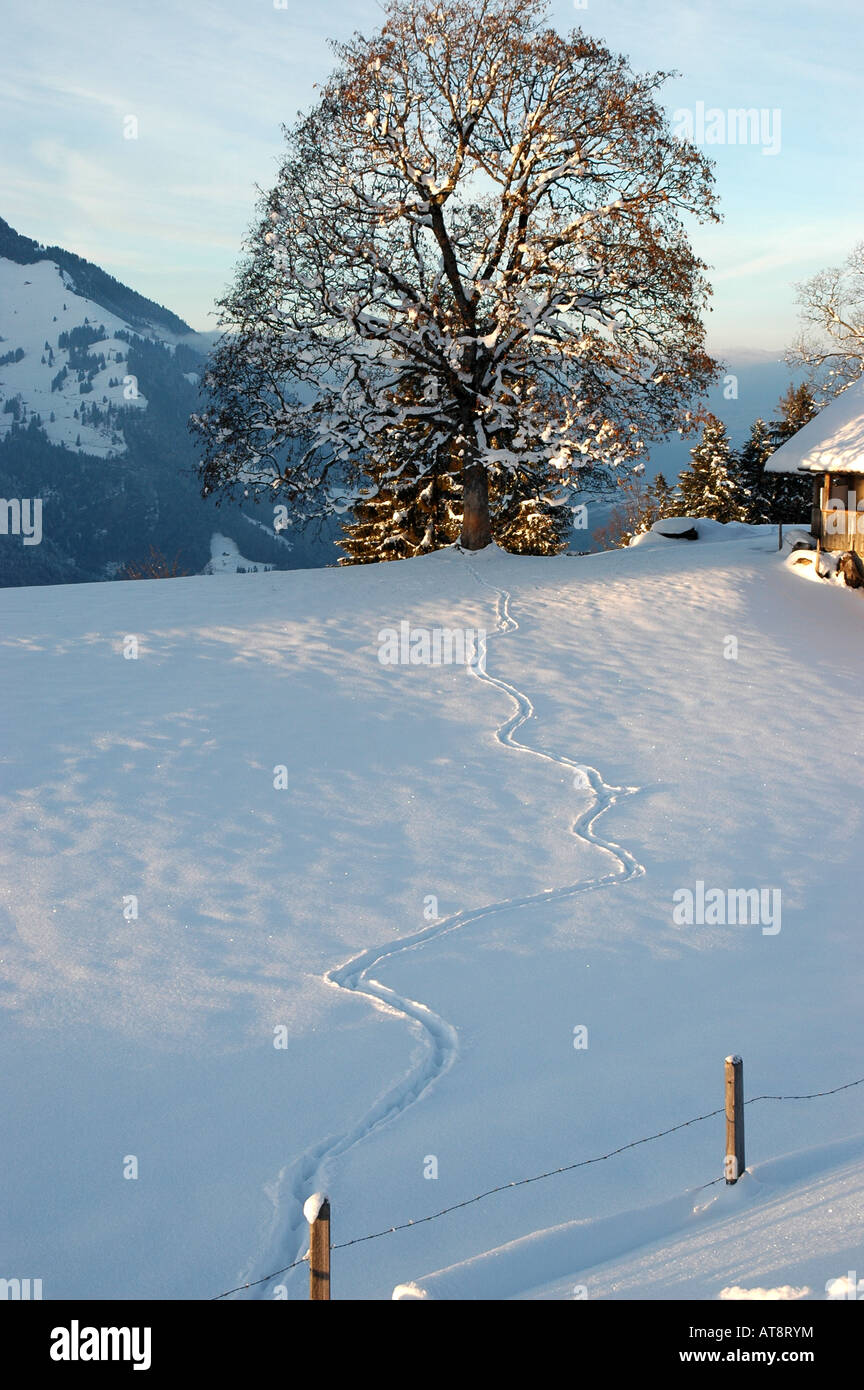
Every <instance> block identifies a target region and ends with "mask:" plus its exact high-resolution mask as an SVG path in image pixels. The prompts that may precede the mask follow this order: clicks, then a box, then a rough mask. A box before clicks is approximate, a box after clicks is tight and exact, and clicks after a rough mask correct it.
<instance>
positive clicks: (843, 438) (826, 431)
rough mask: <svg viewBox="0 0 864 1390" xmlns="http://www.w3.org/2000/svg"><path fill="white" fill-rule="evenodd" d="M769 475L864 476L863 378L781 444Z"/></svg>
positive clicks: (769, 465)
mask: <svg viewBox="0 0 864 1390" xmlns="http://www.w3.org/2000/svg"><path fill="white" fill-rule="evenodd" d="M765 471H766V473H864V377H862V378H861V379H860V380H859V381H856V382H854V383H853V385H851V386H847V387H846V390H845V391H843V392H842V394H841V395H839V396H835V397H834V399H833V400H832V401H829V402H828V404H827V405H826V406H824V407H823V409H822V410H820V411H819V414H818V415H817V416H816V417H815V418H814V419H813V420H810V421H808V423H807V424H806V425H804V426H803V427H802V428H801V429H800V430H799V431H798V433H797V434H794V435H793V436H792V438H791V439H787V440H786V443H785V444H781V445H780V448H779V449H776V450H775V452H774V453H773V454H772V455H771V457H770V458H769V460H768V462H767V463H766V465H765Z"/></svg>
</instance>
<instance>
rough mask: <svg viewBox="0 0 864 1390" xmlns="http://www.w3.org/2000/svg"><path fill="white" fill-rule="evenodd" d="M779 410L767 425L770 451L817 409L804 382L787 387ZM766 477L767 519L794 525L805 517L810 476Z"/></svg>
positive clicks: (789, 437)
mask: <svg viewBox="0 0 864 1390" xmlns="http://www.w3.org/2000/svg"><path fill="white" fill-rule="evenodd" d="M779 411H780V413H779V416H778V418H777V419H775V420H772V422H771V425H770V440H771V446H772V449H771V452H772V453H773V452H774V449H778V448H779V447H780V445H781V444H785V442H786V440H787V439H791V438H792V436H793V435H794V434H797V433H798V431H799V430H800V429H801V427H802V425H806V424H807V422H808V421H809V420H812V419H813V417H814V416H815V415H818V413H819V411H818V407H817V405H816V402H815V401H814V399H813V393H812V391H811V390H810V387H809V386H808V385H807V384H806V382H802V383H801V385H800V386H790V387H789V389H788V391H787V392H786V393H785V395H783V396H781V397H780V401H779ZM766 480H768V488H767V489H766V492H767V496H768V500H769V517H768V519H769V521H774V522H783V523H785V524H791V525H794V524H795V523H796V522H801V521H807V520H808V519H809V516H810V504H811V498H812V491H813V481H812V479H811V478H799V477H796V476H795V474H794V473H768V474H766Z"/></svg>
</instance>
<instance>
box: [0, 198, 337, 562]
mask: <svg viewBox="0 0 864 1390" xmlns="http://www.w3.org/2000/svg"><path fill="white" fill-rule="evenodd" d="M205 367H206V358H205V355H204V352H202V351H199V350H198V341H197V337H196V335H194V334H192V332H191V330H190V329H189V327H188V325H187V324H185V323H184V322H183V321H182V319H179V318H178V317H177V316H176V315H175V314H172V313H170V311H168V310H166V309H163V308H162V306H160V305H157V304H154V303H152V301H150V300H147V299H145V298H144V297H143V296H141V295H138V294H136V293H135V291H134V290H130V289H128V288H127V287H126V286H125V285H122V284H120V283H119V281H116V280H114V279H113V277H111V276H108V275H106V274H105V273H104V272H103V271H101V270H100V269H99V267H98V266H93V265H91V264H90V262H87V261H84V260H82V259H81V258H80V257H77V256H74V255H72V254H71V253H68V252H63V251H61V250H60V249H59V248H57V247H48V248H42V247H40V246H38V245H37V243H36V242H34V241H31V240H30V239H29V238H26V237H21V236H19V235H18V233H16V232H14V231H13V230H12V228H10V227H9V225H8V223H5V222H2V221H0V496H2V497H3V498H5V499H9V498H17V499H21V498H28V499H34V498H39V499H41V500H42V504H43V539H42V541H41V543H40V544H38V545H32V546H29V545H28V546H24V545H23V544H22V543H21V540H20V538H19V537H16V536H0V584H2V585H20V584H25V585H26V584H54V583H63V582H72V581H78V582H81V581H88V580H99V579H111V578H115V577H116V576H117V575H118V574H120V573H122V572H123V571H124V569H125V567H126V566H127V565H129V564H132V565H136V566H140V565H142V564H146V563H147V561H148V558H149V557H150V554H151V550H155V551H157V552H159V553H161V554H163V555H164V556H165V557H166V558H167V559H169V560H170V561H174V560H175V559H176V560H177V563H178V565H179V569H180V571H181V572H186V573H202V572H203V571H204V570H205V567H207V566H209V564H210V560H211V549H212V545H211V542H212V537H213V535H214V533H215V532H217V531H218V532H219V533H220V534H226V535H227V536H228V538H229V539H230V540H231V541H232V542H233V543H234V545H235V546H236V548H237V567H238V568H248V567H249V564H254V563H258V564H262V565H272V566H275V567H276V568H286V567H295V566H308V565H323V564H328V563H335V560H336V557H337V553H338V552H337V551H336V548H335V545H334V544H333V540H334V538H335V536H336V533H337V528H336V526H335V525H334V526H333V527H331V528H330V529H329V530H325V532H324V534H323V536H322V537H321V538H320V539H319V538H318V537H316V536H315V535H314V534H312V533H309V534H308V535H303V534H300V535H297V536H296V537H295V536H294V535H292V537H291V540H290V541H289V540H288V539H287V538H285V537H284V536H280V535H278V534H277V533H276V532H275V531H274V528H273V516H272V514H271V515H269V516H267V515H266V514H265V511H264V509H263V508H260V507H256V506H255V505H254V504H250V503H245V504H244V505H243V506H242V507H238V506H226V507H224V508H222V509H219V508H218V507H217V505H216V503H215V502H214V501H213V500H210V499H208V500H204V499H202V497H201V495H200V486H199V483H198V479H197V474H196V464H197V452H196V446H195V444H194V443H193V441H192V439H191V438H190V436H189V433H188V429H187V421H188V418H189V415H190V414H191V413H192V411H193V410H194V409H195V408H196V406H197V404H198V383H199V380H200V378H201V376H202V374H203V372H204V370H205ZM244 558H245V562H248V563H244Z"/></svg>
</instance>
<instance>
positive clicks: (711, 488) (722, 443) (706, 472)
mask: <svg viewBox="0 0 864 1390" xmlns="http://www.w3.org/2000/svg"><path fill="white" fill-rule="evenodd" d="M690 460H691V461H690V466H689V468H685V469H684V471H683V472H682V473H681V474H679V485H680V489H681V502H682V505H683V510H684V514H685V516H694V517H708V518H711V519H713V520H714V521H723V522H726V521H745V520H746V519H747V516H746V512H747V508H746V505H745V504H744V502H743V500H742V497H741V488H740V483H739V480H738V478H737V477H736V471H737V470H736V459H735V457H734V455H733V453H732V448H731V446H730V444H729V436H728V434H727V433H726V426H725V425H724V424H723V422H722V420H718V419H717V417H716V415H708V416H707V417H706V420H705V426H704V428H703V430H702V438H701V440H700V441H699V443H698V444H697V445H696V446H695V447H694V448H693V449H691V450H690Z"/></svg>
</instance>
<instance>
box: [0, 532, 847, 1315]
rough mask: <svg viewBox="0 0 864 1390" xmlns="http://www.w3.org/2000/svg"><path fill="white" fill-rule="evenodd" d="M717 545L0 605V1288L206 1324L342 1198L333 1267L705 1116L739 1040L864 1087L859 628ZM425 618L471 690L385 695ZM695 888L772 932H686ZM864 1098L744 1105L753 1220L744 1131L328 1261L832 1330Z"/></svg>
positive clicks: (770, 1067) (351, 1289)
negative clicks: (669, 1302) (18, 1283)
mask: <svg viewBox="0 0 864 1390" xmlns="http://www.w3.org/2000/svg"><path fill="white" fill-rule="evenodd" d="M713 536H716V537H717V539H713V538H706V539H703V540H700V541H698V542H696V543H695V544H694V543H689V542H686V541H665V540H662V539H660V538H656V537H654V538H651V539H649V540H647V541H645V542H643V543H642V544H640V545H639V546H634V547H633V548H631V549H630V550H628V551H626V552H609V553H604V554H599V555H594V556H590V557H584V558H580V557H575V556H560V557H557V558H554V559H528V558H518V557H513V556H505V555H502V554H501V553H500V552H498V551H496V550H494V549H490V550H489V551H486V552H483V553H482V554H480V555H477V556H473V557H467V556H465V555H462V554H460V553H458V552H456V551H453V550H449V551H444V552H439V553H437V554H435V555H432V556H430V557H429V558H427V559H423V560H415V561H408V562H404V563H392V564H386V565H380V566H362V567H358V568H355V569H346V570H338V569H332V570H323V571H316V572H297V571H295V572H293V573H269V574H247V575H240V576H237V577H230V576H225V577H224V579H223V580H222V582H221V583H219V584H218V585H217V586H216V587H215V588H214V586H213V582H212V580H208V579H206V578H189V579H178V580H162V581H153V582H149V583H148V582H139V583H125V584H124V583H117V584H111V585H92V586H91V585H76V586H70V587H69V588H64V589H60V588H40V589H29V590H28V589H10V590H5V591H2V592H0V631H2V637H0V641H2V667H0V669H2V684H3V695H2V698H3V709H4V716H5V719H4V724H5V739H4V748H3V752H2V763H3V768H2V802H0V829H2V835H0V854H2V859H3V865H2V881H3V885H4V886H3V898H2V952H0V954H2V972H3V973H2V981H3V984H2V992H0V1005H2V1008H0V1035H2V1054H3V1056H4V1057H5V1058H6V1059H7V1060H6V1065H5V1066H4V1068H3V1070H2V1080H0V1105H2V1114H3V1124H2V1126H0V1151H2V1169H3V1174H4V1180H3V1183H2V1184H0V1192H2V1196H0V1202H2V1213H0V1229H2V1231H3V1233H4V1242H3V1246H4V1253H3V1264H4V1266H5V1267H4V1268H3V1269H2V1270H0V1275H3V1276H5V1277H20V1278H25V1277H29V1278H41V1279H42V1280H43V1288H44V1296H45V1297H46V1298H62V1297H73V1296H74V1297H79V1298H88V1297H90V1298H109V1297H120V1298H178V1299H185V1298H207V1297H212V1296H215V1295H217V1294H219V1293H221V1292H222V1291H223V1290H226V1289H229V1288H232V1287H233V1286H235V1285H237V1284H239V1283H241V1282H245V1281H251V1280H256V1279H262V1278H263V1276H265V1275H267V1274H269V1273H270V1272H271V1271H273V1270H276V1269H279V1268H280V1267H281V1266H284V1265H288V1264H290V1263H292V1262H293V1261H294V1260H295V1259H296V1258H297V1257H298V1255H301V1254H302V1253H303V1252H304V1250H305V1233H306V1227H305V1223H304V1221H303V1216H302V1201H303V1200H304V1199H305V1198H306V1197H308V1196H309V1195H310V1194H311V1193H313V1192H315V1191H320V1190H326V1191H328V1192H329V1194H330V1197H331V1201H332V1204H333V1239H334V1242H335V1243H337V1244H338V1243H341V1242H343V1241H350V1240H353V1239H354V1238H356V1237H362V1236H365V1235H367V1234H369V1233H373V1232H378V1231H382V1230H388V1229H389V1228H390V1227H393V1226H399V1225H401V1224H402V1223H405V1222H408V1221H411V1220H414V1221H419V1219H420V1218H422V1217H425V1216H428V1215H430V1214H431V1213H434V1212H436V1211H439V1210H440V1209H442V1208H445V1207H449V1206H451V1205H452V1204H455V1203H459V1202H462V1201H465V1200H466V1199H468V1198H470V1197H472V1196H474V1195H475V1194H478V1193H481V1192H484V1191H486V1190H487V1189H490V1188H493V1187H497V1186H499V1185H503V1184H508V1183H510V1182H513V1181H517V1180H519V1179H523V1178H528V1177H531V1176H533V1175H536V1174H540V1173H543V1172H545V1171H547V1170H550V1169H555V1168H559V1167H565V1166H567V1165H570V1164H575V1163H577V1162H580V1161H581V1160H584V1159H589V1158H593V1157H598V1156H600V1155H602V1154H605V1153H607V1152H608V1151H610V1150H612V1149H617V1148H619V1147H621V1146H623V1145H627V1144H629V1143H631V1142H632V1141H635V1140H638V1139H641V1138H642V1137H644V1136H648V1135H652V1134H654V1133H656V1132H657V1131H660V1130H665V1129H668V1128H670V1127H671V1126H674V1125H676V1124H678V1123H679V1122H681V1121H684V1120H688V1119H690V1118H691V1117H693V1116H697V1115H701V1114H703V1113H705V1112H706V1111H712V1110H715V1109H716V1108H717V1107H718V1106H722V1104H723V1059H724V1057H725V1056H726V1055H727V1054H728V1053H730V1052H738V1053H740V1054H742V1055H743V1057H744V1066H745V1091H746V1094H747V1096H756V1095H762V1094H769V1095H776V1094H782V1095H788V1094H790V1093H794V1094H800V1093H809V1092H813V1091H822V1090H827V1089H831V1088H833V1087H836V1086H839V1085H842V1084H844V1083H846V1082H849V1081H852V1080H854V1079H856V1078H858V1077H860V1076H864V1048H862V1042H861V1029H860V998H861V988H862V966H864V940H862V937H864V934H862V928H861V920H860V911H859V904H860V863H861V859H862V850H864V827H862V819H861V783H862V776H861V760H862V756H864V750H862V730H864V720H862V696H861V691H862V675H864V656H862V651H864V647H862V634H864V606H862V600H861V598H860V596H859V595H858V594H856V593H852V592H847V591H844V590H842V589H840V588H838V587H836V586H834V585H829V584H814V583H801V582H799V577H798V575H797V574H796V573H795V571H794V570H793V568H792V567H791V565H790V563H789V561H788V560H787V561H784V560H783V559H782V558H781V557H780V556H778V555H777V553H776V539H775V535H774V533H773V531H772V530H771V528H762V529H754V528H728V529H727V531H726V532H723V533H720V532H718V531H716V530H715V531H714V532H713ZM402 623H408V624H409V626H410V629H411V631H412V632H413V633H416V631H417V630H418V629H424V630H427V631H428V630H434V629H436V628H439V627H440V628H447V629H466V630H470V632H471V633H472V634H474V635H475V636H476V634H477V632H478V630H483V629H485V630H486V632H487V634H488V636H487V639H486V642H485V659H484V660H482V661H481V662H480V663H479V668H478V666H477V665H476V664H475V666H473V667H472V666H468V665H466V664H451V665H440V666H430V665H410V664H408V665H401V664H386V663H383V662H382V661H381V660H380V659H379V655H380V654H381V652H382V650H383V649H382V639H381V637H380V634H381V633H382V630H384V629H394V630H395V631H396V632H399V631H400V624H402ZM130 639H135V641H134V642H133V641H132V640H130ZM732 639H734V640H732ZM472 641H473V638H472ZM136 642H137V656H135V650H136ZM480 645H481V650H482V646H483V644H482V642H481V644H480ZM467 650H468V651H469V652H470V651H471V650H473V647H472V646H471V644H470V643H469V647H468V649H467ZM700 883H701V884H703V885H704V890H703V895H705V894H710V890H711V889H717V890H721V891H722V892H723V893H724V894H726V893H727V892H728V891H729V890H735V889H742V890H744V889H752V888H757V889H766V890H778V889H779V890H780V892H781V895H782V897H781V899H780V901H781V902H782V916H781V915H779V914H778V913H773V915H772V918H771V921H770V923H769V922H768V921H767V920H766V921H765V922H763V923H762V924H761V925H760V924H758V923H756V924H752V925H722V924H719V923H718V924H713V925H712V924H709V925H699V924H698V923H696V924H693V925H689V926H688V925H678V924H677V923H676V921H675V920H674V917H673V912H674V904H675V903H680V901H681V898H682V892H681V890H686V889H690V890H691V891H693V893H694V896H695V897H698V889H697V885H698V884H700ZM676 895H677V896H676ZM766 901H768V902H770V903H772V904H774V903H775V902H776V901H777V900H776V898H775V897H774V896H773V894H769V895H766ZM136 912H137V916H136V915H135V914H136ZM124 913H125V915H124ZM707 915H708V914H706V916H707ZM709 921H710V918H709ZM778 927H779V929H776V928H778ZM580 1030H581V1031H580ZM574 1044H586V1045H574ZM862 1103H864V1086H862V1087H857V1088H853V1089H850V1090H846V1091H844V1092H841V1093H839V1094H837V1095H835V1096H833V1097H826V1098H821V1099H817V1100H808V1101H785V1102H778V1101H762V1102H759V1103H756V1104H754V1105H752V1106H750V1107H748V1108H747V1111H746V1115H747V1145H748V1155H747V1156H748V1167H749V1168H750V1169H752V1171H750V1172H748V1173H747V1174H746V1175H745V1177H744V1178H743V1179H742V1181H741V1182H740V1183H739V1184H738V1185H737V1186H736V1187H729V1188H727V1187H726V1186H725V1184H723V1183H722V1182H721V1183H719V1184H715V1185H713V1186H711V1187H703V1186H702V1185H703V1184H707V1183H710V1182H712V1181H713V1180H714V1179H716V1178H717V1177H719V1176H720V1174H721V1173H722V1164H723V1154H724V1130H723V1117H722V1115H720V1116H715V1117H713V1118H712V1119H708V1120H704V1121H702V1122H701V1123H698V1124H694V1125H691V1126H689V1127H687V1128H682V1129H679V1130H678V1131H677V1132H675V1133H674V1134H670V1135H668V1136H667V1137H665V1138H662V1139H658V1140H656V1141H654V1142H652V1143H648V1144H643V1145H640V1146H638V1147H634V1148H630V1149H626V1150H625V1151H624V1152H622V1153H620V1154H618V1155H617V1156H615V1157H613V1158H610V1159H609V1160H608V1161H604V1162H599V1163H595V1164H591V1165H589V1166H586V1167H582V1168H578V1169H574V1170H572V1171H569V1172H565V1173H561V1174H558V1175H556V1176H552V1177H549V1178H546V1179H544V1180H543V1181H539V1182H535V1183H531V1184H529V1185H525V1186H521V1187H516V1188H512V1189H507V1190H504V1191H502V1192H499V1193H497V1194H495V1195H492V1196H489V1197H487V1198H485V1199H484V1200H482V1201H480V1202H476V1203H474V1204H472V1205H469V1206H466V1207H464V1208H463V1209H461V1210H459V1211H455V1212H452V1213H450V1214H448V1215H446V1216H443V1217H441V1218H439V1219H436V1220H434V1221H428V1222H425V1223H423V1224H418V1225H416V1226H414V1227H413V1228H411V1227H409V1228H408V1229H403V1230H399V1231H397V1232H395V1233H393V1234H387V1235H384V1236H382V1237H381V1238H379V1239H376V1240H374V1241H369V1242H364V1243H359V1244H355V1245H351V1246H350V1247H349V1248H347V1249H344V1250H337V1251H335V1252H334V1257H333V1294H334V1297H335V1298H347V1297H354V1298H361V1299H389V1298H390V1297H391V1294H392V1292H393V1289H394V1287H395V1286H397V1285H409V1284H413V1285H415V1286H416V1288H417V1291H419V1292H425V1293H426V1294H427V1296H433V1297H451V1298H452V1297H458V1298H465V1297H467V1298H482V1297H493V1298H521V1297H530V1298H535V1297H538V1298H553V1299H555V1298H573V1297H574V1296H581V1295H582V1294H583V1293H587V1296H588V1297H589V1298H600V1299H603V1298H655V1297H661V1298H687V1297H697V1298H703V1299H718V1298H720V1297H721V1296H722V1297H744V1296H745V1295H746V1296H758V1291H759V1290H762V1291H763V1292H764V1291H769V1292H772V1293H773V1294H774V1295H776V1294H777V1293H778V1292H783V1291H785V1295H786V1296H790V1297H791V1296H794V1297H799V1296H800V1297H807V1298H825V1297H826V1284H828V1283H829V1282H831V1281H836V1280H838V1279H840V1278H846V1277H847V1276H848V1273H849V1271H854V1270H856V1269H857V1270H858V1271H859V1277H860V1276H864V1239H862V1236H861V1234H860V1232H861V1229H862V1223H861V1218H862V1205H864V1199H862V1190H864V1113H862ZM133 1158H134V1159H135V1160H137V1177H124V1171H125V1172H126V1173H130V1172H133V1171H134V1170H135V1166H136V1165H135V1163H133V1162H132V1160H133ZM432 1174H437V1175H436V1176H431V1175H432ZM280 1286H284V1289H285V1290H286V1291H287V1296H288V1297H290V1298H304V1297H306V1294H307V1272H306V1267H305V1266H300V1267H299V1268H297V1269H295V1270H294V1271H293V1272H291V1273H289V1274H287V1275H286V1276H284V1278H283V1277H281V1276H280V1277H278V1278H275V1279H272V1280H269V1281H267V1282H263V1283H261V1284H259V1285H257V1286H256V1287H254V1288H253V1289H251V1290H250V1291H249V1292H244V1293H241V1294H235V1295H234V1297H240V1298H249V1297H266V1298H269V1297H273V1296H274V1295H275V1296H278V1294H279V1292H280ZM834 1287H835V1288H836V1285H835V1286H834ZM805 1290H806V1292H805ZM724 1291H725V1292H724Z"/></svg>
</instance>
